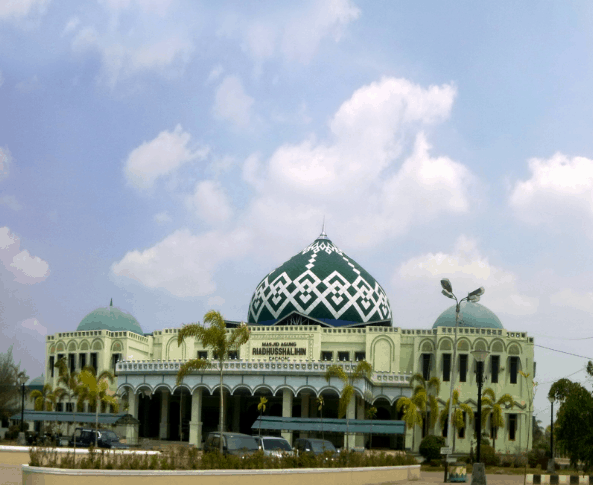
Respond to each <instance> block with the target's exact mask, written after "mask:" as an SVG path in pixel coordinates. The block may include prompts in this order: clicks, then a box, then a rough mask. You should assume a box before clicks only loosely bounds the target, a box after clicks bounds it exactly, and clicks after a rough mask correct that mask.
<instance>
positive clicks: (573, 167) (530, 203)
mask: <svg viewBox="0 0 593 485" xmlns="http://www.w3.org/2000/svg"><path fill="white" fill-rule="evenodd" d="M528 164H529V170H530V172H531V177H530V178H529V179H528V180H525V181H518V182H517V183H516V184H515V186H514V188H513V190H512V193H511V196H510V200H509V203H510V206H511V208H512V209H514V211H515V215H516V216H517V217H518V218H519V219H521V220H523V221H525V222H527V223H530V224H534V225H537V224H549V225H553V226H555V227H560V225H562V224H564V223H565V222H568V221H573V222H574V221H577V222H578V224H579V225H582V221H583V219H584V220H585V221H586V226H588V228H589V230H590V231H591V232H592V233H593V225H592V223H593V198H592V196H591V194H592V192H593V160H591V159H588V158H585V157H574V158H572V159H570V158H568V157H567V156H566V155H563V154H561V153H556V154H555V155H554V156H553V157H552V158H550V159H548V160H545V159H537V158H533V159H531V160H529V162H528Z"/></svg>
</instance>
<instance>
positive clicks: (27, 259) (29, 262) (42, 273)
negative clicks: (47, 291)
mask: <svg viewBox="0 0 593 485" xmlns="http://www.w3.org/2000/svg"><path fill="white" fill-rule="evenodd" d="M0 261H2V263H3V264H4V266H5V267H6V269H7V270H8V271H10V272H11V273H12V274H13V275H14V279H15V281H17V282H18V283H23V284H28V285H31V284H35V283H39V282H41V281H44V280H45V279H46V278H47V277H48V276H49V265H48V264H47V262H46V261H44V260H43V259H41V258H39V257H33V256H31V254H30V253H29V251H27V250H26V249H24V250H20V241H19V238H18V237H16V236H15V235H14V234H12V233H11V232H10V229H9V228H8V227H1V228H0Z"/></svg>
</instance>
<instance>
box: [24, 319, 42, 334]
mask: <svg viewBox="0 0 593 485" xmlns="http://www.w3.org/2000/svg"><path fill="white" fill-rule="evenodd" d="M21 326H22V327H24V328H28V329H29V330H33V331H34V332H37V333H38V334H39V335H44V336H45V335H47V328H46V327H44V326H43V325H41V323H39V320H37V319H36V318H27V319H26V320H23V321H22V322H21Z"/></svg>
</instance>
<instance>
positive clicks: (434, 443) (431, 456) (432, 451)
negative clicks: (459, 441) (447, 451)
mask: <svg viewBox="0 0 593 485" xmlns="http://www.w3.org/2000/svg"><path fill="white" fill-rule="evenodd" d="M443 446H445V438H443V437H442V436H435V435H430V436H426V437H425V438H424V439H423V440H422V442H421V443H420V449H419V451H420V454H421V455H422V456H423V457H424V459H425V460H426V461H430V460H439V459H440V458H441V448H442V447H443Z"/></svg>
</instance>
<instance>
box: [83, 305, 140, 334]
mask: <svg viewBox="0 0 593 485" xmlns="http://www.w3.org/2000/svg"><path fill="white" fill-rule="evenodd" d="M88 330H109V331H111V332H134V333H137V334H138V335H144V332H142V328H141V327H140V324H139V323H138V321H137V320H136V319H135V318H134V317H133V316H132V315H130V314H129V313H124V312H122V311H121V310H120V309H118V308H115V307H114V306H112V304H110V305H109V306H108V307H107V308H97V309H96V310H93V311H92V312H91V313H89V314H88V315H87V316H86V317H84V318H83V319H82V321H81V322H80V324H79V325H78V328H77V329H76V331H77V332H85V331H88Z"/></svg>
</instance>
